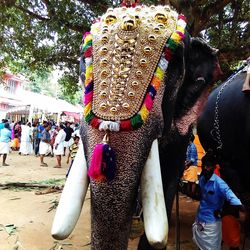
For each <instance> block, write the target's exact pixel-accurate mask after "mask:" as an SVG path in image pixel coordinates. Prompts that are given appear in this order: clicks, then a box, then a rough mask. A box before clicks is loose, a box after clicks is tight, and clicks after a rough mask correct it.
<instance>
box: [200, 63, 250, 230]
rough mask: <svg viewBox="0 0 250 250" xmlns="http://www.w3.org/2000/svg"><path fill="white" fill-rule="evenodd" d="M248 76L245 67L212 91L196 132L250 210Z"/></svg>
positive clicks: (223, 176)
mask: <svg viewBox="0 0 250 250" xmlns="http://www.w3.org/2000/svg"><path fill="white" fill-rule="evenodd" d="M245 79H246V70H245V68H244V67H242V68H241V69H240V70H238V71H237V72H236V73H235V74H234V75H232V76H231V77H230V78H229V79H228V80H227V81H225V82H224V83H223V84H221V85H220V86H219V87H217V88H216V89H215V90H214V91H213V92H212V93H211V95H210V96H209V99H208V102H207V104H206V106H205V108H204V111H203V112H202V114H201V116H200V117H199V119H198V123H197V131H198V134H199V138H200V141H201V143H202V146H203V147H204V149H205V150H208V149H212V150H213V151H214V153H215V154H216V155H217V156H218V157H217V158H218V162H219V164H220V167H221V169H220V172H221V176H222V178H223V179H225V180H226V182H227V183H228V184H229V186H231V188H232V189H234V191H235V192H237V194H238V195H239V197H240V198H241V200H242V202H243V203H244V204H245V206H246V207H247V210H248V211H250V196H249V195H250V182H249V162H250V154H249V152H250V95H249V93H248V92H246V93H245V92H242V86H243V83H244V81H245ZM249 233H250V228H249Z"/></svg>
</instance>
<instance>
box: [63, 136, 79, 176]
mask: <svg viewBox="0 0 250 250" xmlns="http://www.w3.org/2000/svg"><path fill="white" fill-rule="evenodd" d="M79 140H80V137H79V136H77V135H76V136H75V137H74V143H73V144H72V145H71V146H70V147H69V155H68V159H67V162H66V163H67V164H69V158H71V163H70V166H69V170H68V172H67V174H66V178H67V177H68V175H69V172H70V169H71V167H72V165H73V162H74V159H75V157H76V153H77V151H78V148H79Z"/></svg>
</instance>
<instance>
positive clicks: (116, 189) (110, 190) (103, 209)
mask: <svg viewBox="0 0 250 250" xmlns="http://www.w3.org/2000/svg"><path fill="white" fill-rule="evenodd" d="M128 2H131V1H125V3H126V4H128ZM126 4H125V5H126ZM129 6H130V5H129ZM129 6H123V7H118V8H115V9H108V10H107V12H106V13H105V14H104V15H103V16H102V17H101V18H100V20H98V21H96V22H95V23H94V24H93V25H92V27H91V31H90V33H87V34H85V36H84V42H83V46H82V54H81V55H82V56H81V70H84V72H81V79H82V81H83V86H84V121H83V122H82V124H81V139H82V145H81V146H80V148H79V151H78V153H77V155H76V158H75V160H74V163H73V166H72V168H71V171H70V174H69V176H68V179H67V181H66V183H65V187H64V190H63V193H62V195H61V199H60V202H59V205H58V208H57V212H56V215H55V219H54V223H53V227H52V236H53V237H54V238H56V239H65V238H66V237H67V236H68V235H69V234H70V233H71V232H72V230H73V229H74V226H75V224H76V222H77V219H78V217H79V215H80V212H81V207H82V204H83V201H84V197H85V194H86V192H87V188H88V184H89V182H90V190H91V247H92V249H98V250H101V249H108V250H112V249H116V250H117V249H119V250H122V249H127V245H128V238H129V232H130V226H131V220H132V215H133V212H134V210H135V206H136V199H137V195H138V189H139V187H141V196H142V205H143V217H144V227H145V233H146V236H147V239H148V241H149V243H150V245H151V246H152V249H153V248H156V249H162V248H164V247H165V246H166V243H167V234H168V220H167V212H166V210H167V209H166V205H165V200H166V201H167V203H168V204H167V207H168V214H170V212H169V211H170V210H171V206H172V201H173V197H174V194H175V190H176V184H177V180H178V178H179V176H180V173H181V171H182V168H183V167H184V157H185V150H186V146H187V138H188V133H189V130H190V126H191V124H192V123H193V122H194V121H195V120H196V118H197V115H198V114H199V112H200V110H201V109H202V107H203V105H204V102H205V100H206V98H207V96H208V90H209V87H210V85H211V84H212V82H213V81H214V80H215V78H216V76H217V75H218V72H220V69H219V66H218V61H217V57H216V51H215V50H214V49H213V48H211V47H210V46H208V45H207V44H205V43H204V41H202V40H201V39H197V38H191V37H189V35H188V34H187V32H186V20H185V17H184V16H183V15H178V14H177V13H176V12H175V11H174V10H172V9H171V8H170V7H169V6H150V7H147V6H136V4H135V3H133V5H132V7H129ZM158 141H159V142H158ZM167 148H169V151H167V152H166V151H165V150H166V149H167ZM159 151H160V156H161V160H160V158H159ZM165 154H166V155H165ZM171 154H172V155H171ZM167 163H171V165H170V166H167ZM161 172H162V174H163V177H162V178H161ZM162 180H163V181H162ZM170 186H171V188H170ZM163 189H164V191H163ZM144 239H145V237H143V240H142V241H141V242H140V246H139V248H141V249H146V245H147V247H151V246H150V245H149V244H148V242H147V241H145V240H144ZM144 246H145V248H144Z"/></svg>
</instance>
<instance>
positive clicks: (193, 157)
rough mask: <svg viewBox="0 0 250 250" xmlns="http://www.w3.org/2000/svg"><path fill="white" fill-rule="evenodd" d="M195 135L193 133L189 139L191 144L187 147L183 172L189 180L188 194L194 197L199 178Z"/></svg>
mask: <svg viewBox="0 0 250 250" xmlns="http://www.w3.org/2000/svg"><path fill="white" fill-rule="evenodd" d="M194 138H195V137H194V135H193V134H192V135H191V136H190V139H189V144H188V147H187V154H186V161H185V169H184V173H183V178H182V179H183V180H184V181H187V182H188V183H187V195H188V196H189V197H191V198H194V195H195V189H196V182H197V180H198V168H197V163H198V153H197V149H196V146H195V144H194Z"/></svg>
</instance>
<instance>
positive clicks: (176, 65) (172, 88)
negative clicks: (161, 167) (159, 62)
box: [162, 33, 189, 136]
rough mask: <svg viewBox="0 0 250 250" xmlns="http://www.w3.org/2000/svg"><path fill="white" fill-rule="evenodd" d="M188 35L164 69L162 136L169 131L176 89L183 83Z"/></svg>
mask: <svg viewBox="0 0 250 250" xmlns="http://www.w3.org/2000/svg"><path fill="white" fill-rule="evenodd" d="M188 43H189V35H188V34H187V33H186V34H185V39H184V41H183V42H182V43H180V44H179V46H178V48H177V49H176V51H175V53H174V55H173V57H172V59H171V61H170V63H169V65H168V68H167V71H166V76H165V85H166V88H165V92H164V95H163V100H162V113H163V118H164V131H163V136H164V135H166V134H167V133H168V131H169V128H170V126H171V123H172V118H173V116H174V114H175V106H176V99H177V94H178V91H179V89H180V87H181V85H182V84H183V80H184V75H185V47H186V46H188Z"/></svg>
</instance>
